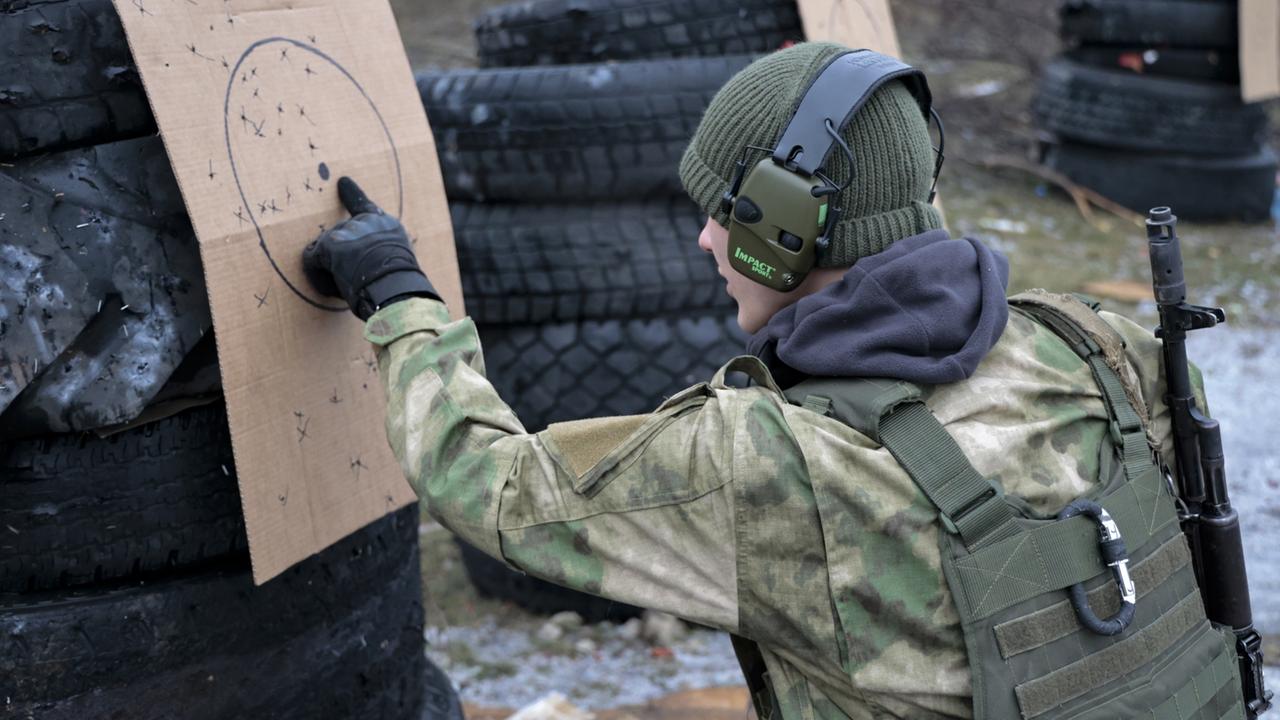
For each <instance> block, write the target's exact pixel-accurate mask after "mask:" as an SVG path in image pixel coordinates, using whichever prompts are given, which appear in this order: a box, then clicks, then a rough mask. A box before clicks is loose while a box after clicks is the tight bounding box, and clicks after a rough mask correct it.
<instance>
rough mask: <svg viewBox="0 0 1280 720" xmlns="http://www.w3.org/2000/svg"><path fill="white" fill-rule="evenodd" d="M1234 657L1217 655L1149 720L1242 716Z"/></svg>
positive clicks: (1195, 719)
mask: <svg viewBox="0 0 1280 720" xmlns="http://www.w3.org/2000/svg"><path fill="white" fill-rule="evenodd" d="M1235 669H1236V657H1235V653H1231V652H1223V653H1219V654H1218V656H1217V657H1216V658H1214V660H1213V662H1211V663H1209V665H1208V666H1207V667H1206V668H1205V669H1204V670H1201V671H1200V673H1199V674H1198V675H1196V676H1195V677H1194V678H1192V679H1191V681H1190V682H1188V683H1187V684H1185V685H1183V686H1182V689H1180V690H1178V692H1177V694H1175V695H1174V696H1173V697H1171V698H1169V699H1168V700H1166V701H1164V702H1163V703H1161V704H1160V705H1157V706H1156V707H1154V708H1152V709H1151V714H1150V715H1149V716H1145V717H1148V718H1150V720H1218V718H1223V717H1230V716H1233V715H1234V716H1241V715H1244V710H1243V707H1242V706H1243V704H1244V703H1243V700H1242V698H1241V697H1240V682H1239V681H1238V680H1237V679H1236V678H1237V675H1236V673H1235V672H1233V671H1234V670H1235Z"/></svg>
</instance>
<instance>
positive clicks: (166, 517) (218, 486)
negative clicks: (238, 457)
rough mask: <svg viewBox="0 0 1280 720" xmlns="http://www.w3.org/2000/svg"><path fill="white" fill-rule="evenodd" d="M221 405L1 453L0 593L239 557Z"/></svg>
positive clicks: (241, 541) (241, 533) (242, 552)
mask: <svg viewBox="0 0 1280 720" xmlns="http://www.w3.org/2000/svg"><path fill="white" fill-rule="evenodd" d="M247 548H248V544H247V541H246V539H245V529H244V518H243V516H242V514H241V510H240V493H239V491H238V489H237V486H236V476H235V465H234V463H233V461H232V456H231V438H230V436H229V434H228V432H227V415H226V409H225V407H224V405H223V404H222V402H221V401H219V402H216V403H213V404H210V405H204V406H201V407H196V408H191V409H189V410H186V411H184V412H182V413H179V414H177V415H175V416H173V417H169V418H165V419H164V420H160V421H158V422H153V423H148V424H146V425H142V426H140V427H137V428H133V429H130V430H125V431H123V432H120V433H116V434H114V435H111V436H110V437H107V438H99V437H97V436H96V435H93V434H77V435H54V436H49V437H44V438H39V439H34V440H22V441H17V442H11V443H6V444H3V445H0V593H13V592H28V593H29V592H35V591H40V590H51V589H60V588H71V587H80V586H84V585H91V584H95V583H101V582H108V581H113V580H119V579H126V578H127V579H139V578H145V577H152V576H155V575H156V574H159V573H163V572H165V571H173V570H184V569H188V568H192V567H198V566H200V565H203V564H207V563H210V562H216V561H219V560H223V559H226V558H228V557H242V558H243V557H247V554H246V553H247Z"/></svg>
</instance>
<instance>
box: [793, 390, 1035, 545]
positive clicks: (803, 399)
mask: <svg viewBox="0 0 1280 720" xmlns="http://www.w3.org/2000/svg"><path fill="white" fill-rule="evenodd" d="M922 394H923V393H922V391H921V389H920V387H919V386H917V385H913V384H911V383H908V382H905V381H901V380H890V379H884V378H823V379H814V380H806V381H804V382H802V383H799V384H797V385H794V386H792V387H791V388H790V389H788V390H787V391H786V395H787V398H788V399H789V400H790V401H791V402H793V403H796V404H798V405H803V406H805V407H807V408H808V409H810V410H814V411H815V412H819V413H821V414H825V415H831V416H833V417H835V418H836V419H837V420H840V421H841V422H843V423H844V424H846V425H849V426H850V427H852V428H853V429H855V430H857V431H858V432H860V433H862V434H863V435H866V436H867V437H869V438H871V439H872V440H874V441H876V442H878V443H880V444H881V445H883V446H884V447H885V448H886V449H888V451H889V452H890V453H892V454H893V457H894V459H895V460H897V461H898V464H899V465H901V466H902V468H903V469H904V470H906V471H907V474H908V475H910V476H911V479H912V480H913V481H914V482H915V484H916V487H918V488H920V492H922V493H924V496H925V497H927V498H928V499H929V502H931V503H933V505H934V507H936V508H937V509H938V513H939V514H940V515H941V519H942V524H943V525H944V526H945V527H946V528H947V530H948V531H950V532H952V533H955V534H957V535H959V536H960V538H961V540H963V541H964V544H965V546H966V547H968V548H970V549H976V548H979V547H985V546H986V545H989V544H991V543H994V542H998V541H1000V540H1003V539H1005V538H1008V537H1011V536H1012V535H1014V534H1016V533H1017V532H1018V526H1017V524H1016V523H1015V522H1014V518H1015V515H1014V512H1013V510H1012V509H1011V508H1010V507H1009V506H1008V505H1007V504H1006V503H1005V502H1004V492H1003V490H1002V488H1000V487H999V486H997V485H996V484H995V483H992V482H991V481H990V480H988V479H987V478H985V477H983V476H982V475H981V474H980V473H979V472H978V471H977V470H975V469H974V468H973V465H971V464H970V463H969V460H968V458H966V457H965V455H964V451H963V450H961V449H960V446H959V445H957V444H956V441H955V439H953V438H952V437H951V435H950V434H949V433H948V432H947V431H946V428H944V427H943V426H942V423H940V422H938V419H937V418H936V417H934V415H933V413H932V412H930V411H929V408H927V407H925V404H924V402H923V400H921V396H922Z"/></svg>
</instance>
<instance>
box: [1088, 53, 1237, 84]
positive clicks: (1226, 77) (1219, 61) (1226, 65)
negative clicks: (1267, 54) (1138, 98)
mask: <svg viewBox="0 0 1280 720" xmlns="http://www.w3.org/2000/svg"><path fill="white" fill-rule="evenodd" d="M1064 54H1065V55H1066V56H1067V57H1068V58H1070V59H1071V60H1073V61H1075V62H1077V63H1080V64H1082V65H1090V66H1093V67H1098V68H1103V69H1106V70H1117V71H1122V72H1131V73H1134V74H1136V75H1140V76H1141V75H1154V76H1157V77H1168V78H1180V79H1182V80H1197V81H1201V82H1217V83H1239V82H1240V57H1239V55H1238V54H1237V53H1236V52H1235V51H1234V50H1207V49H1206V50H1188V49H1185V48H1147V47H1138V46H1135V47H1124V46H1110V45H1088V46H1084V47H1078V48H1073V49H1071V50H1068V51H1067V52H1066V53H1064Z"/></svg>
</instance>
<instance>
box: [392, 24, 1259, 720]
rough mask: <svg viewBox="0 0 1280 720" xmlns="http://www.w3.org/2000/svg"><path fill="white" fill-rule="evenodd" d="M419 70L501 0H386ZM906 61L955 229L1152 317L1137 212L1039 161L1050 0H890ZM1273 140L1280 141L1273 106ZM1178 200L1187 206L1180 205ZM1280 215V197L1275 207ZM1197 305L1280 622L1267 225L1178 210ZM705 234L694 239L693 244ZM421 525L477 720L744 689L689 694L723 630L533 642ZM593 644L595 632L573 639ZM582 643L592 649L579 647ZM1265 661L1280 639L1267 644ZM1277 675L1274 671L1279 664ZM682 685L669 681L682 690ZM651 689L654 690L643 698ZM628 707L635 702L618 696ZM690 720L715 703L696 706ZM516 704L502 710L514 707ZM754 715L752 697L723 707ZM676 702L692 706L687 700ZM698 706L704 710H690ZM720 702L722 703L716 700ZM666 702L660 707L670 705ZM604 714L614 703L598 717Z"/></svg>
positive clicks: (1212, 393)
mask: <svg viewBox="0 0 1280 720" xmlns="http://www.w3.org/2000/svg"><path fill="white" fill-rule="evenodd" d="M392 4H393V6H394V7H395V9H396V13H397V17H398V19H399V21H400V26H401V32H402V35H403V37H404V41H405V45H406V48H407V49H408V52H409V57H410V60H411V62H412V63H413V64H414V65H415V66H416V67H425V66H437V67H459V66H470V65H474V64H475V49H474V44H473V40H472V35H471V30H470V21H471V18H472V17H474V16H475V15H476V14H477V13H478V12H480V11H482V10H483V9H485V8H487V7H490V6H492V5H497V4H500V3H498V2H495V0H432V2H431V3H429V4H428V3H424V2H422V0H392ZM891 4H892V8H893V12H894V18H895V21H896V23H897V28H898V33H899V37H900V40H901V42H902V45H903V48H904V55H905V56H906V59H907V60H908V61H910V62H913V63H915V64H917V65H919V66H921V67H922V68H923V69H924V70H925V71H926V72H927V73H928V75H929V80H930V84H931V86H932V88H933V91H934V96H935V106H936V107H937V108H938V110H939V112H940V113H941V114H942V117H943V119H944V121H945V123H946V129H947V161H946V166H945V167H944V170H943V175H942V180H941V182H940V189H941V193H942V197H943V198H944V205H945V208H946V212H947V219H948V224H949V226H950V229H951V230H952V231H953V233H958V234H968V235H973V236H975V237H980V238H982V239H983V240H985V241H987V242H989V243H990V244H992V245H993V246H995V247H997V248H998V249H1000V250H1001V251H1002V252H1004V253H1005V254H1006V255H1008V256H1009V258H1010V261H1011V267H1012V277H1011V282H1010V289H1011V291H1016V290H1018V289H1022V288H1028V287H1049V288H1054V289H1058V290H1067V291H1085V292H1090V293H1092V294H1094V295H1097V296H1100V297H1102V298H1103V299H1104V301H1105V304H1106V306H1107V307H1108V308H1109V309H1114V310H1117V311H1119V312H1123V313H1127V314H1130V315H1132V316H1134V317H1135V318H1136V319H1138V320H1140V321H1141V322H1143V323H1145V324H1149V325H1154V321H1155V312H1154V310H1155V308H1154V304H1153V303H1152V302H1151V300H1150V293H1149V289H1148V288H1149V275H1148V273H1149V268H1148V264H1147V258H1146V252H1145V250H1146V247H1145V237H1144V234H1143V229H1142V226H1141V222H1140V218H1138V217H1137V216H1136V215H1133V214H1131V213H1121V214H1113V213H1110V212H1107V211H1106V210H1102V209H1099V208H1096V207H1094V208H1085V210H1084V211H1082V210H1081V209H1079V208H1078V207H1077V205H1076V204H1074V203H1073V202H1071V200H1070V198H1069V197H1068V196H1067V194H1066V193H1064V192H1063V191H1062V190H1061V189H1060V188H1058V187H1057V186H1055V185H1054V184H1053V183H1052V182H1049V181H1047V180H1046V179H1044V178H1043V177H1041V176H1039V175H1038V174H1037V173H1036V172H1035V169H1034V165H1033V164H1032V163H1029V162H1028V159H1029V158H1030V157H1031V154H1032V147H1033V145H1034V141H1035V131H1034V129H1033V128H1032V125H1031V118H1030V113H1029V110H1028V107H1029V101H1030V98H1031V95H1032V93H1033V91H1034V83H1035V78H1036V76H1037V73H1038V71H1039V68H1040V67H1041V66H1042V65H1043V63H1044V62H1045V61H1046V60H1047V59H1049V58H1050V57H1051V56H1052V55H1053V54H1055V53H1056V52H1057V51H1058V50H1059V47H1060V46H1059V42H1058V39H1057V34H1056V13H1055V8H1056V5H1057V3H1056V2H1055V1H1054V0H892V2H891ZM1269 110H1270V112H1271V114H1272V118H1273V133H1272V134H1273V144H1280V143H1275V140H1276V139H1280V133H1277V128H1280V113H1278V112H1277V107H1276V103H1271V105H1270V107H1269ZM1175 210H1176V209H1175ZM1277 213H1278V214H1280V202H1278V204H1277ZM1179 229H1180V234H1181V235H1182V237H1183V244H1184V245H1183V247H1184V255H1185V258H1186V268H1187V274H1188V280H1189V284H1190V286H1191V295H1192V298H1193V300H1194V301H1195V302H1199V303H1202V304H1214V305H1221V306H1223V307H1224V308H1226V311H1227V313H1228V316H1229V318H1230V325H1229V326H1228V327H1227V328H1221V329H1217V330H1213V331H1210V332H1211V333H1214V334H1213V335H1210V336H1206V337H1200V338H1196V339H1195V341H1194V342H1193V343H1192V344H1191V350H1190V352H1191V353H1192V356H1193V359H1194V360H1196V361H1197V362H1198V363H1199V364H1200V365H1201V366H1202V367H1204V368H1205V370H1206V374H1207V376H1208V380H1207V383H1208V387H1209V397H1210V402H1211V407H1212V409H1213V410H1214V413H1215V415H1216V416H1217V417H1218V418H1219V419H1220V420H1221V422H1222V424H1223V432H1224V437H1225V438H1226V442H1227V460H1228V472H1229V476H1230V477H1231V492H1232V497H1233V500H1234V501H1235V503H1236V506H1237V507H1238V508H1239V509H1240V510H1241V514H1242V516H1243V520H1244V526H1245V532H1246V543H1247V545H1248V547H1247V548H1246V552H1247V553H1248V556H1249V563H1250V577H1251V580H1252V590H1253V596H1254V603H1255V618H1256V620H1257V623H1258V624H1259V626H1260V627H1261V628H1262V629H1263V630H1264V632H1266V633H1269V634H1270V637H1271V638H1274V637H1276V635H1280V554H1277V553H1275V552H1274V549H1273V548H1274V547H1275V545H1276V544H1277V543H1280V523H1278V522H1277V521H1276V520H1277V518H1280V449H1277V444H1276V443H1275V442H1274V439H1273V437H1272V436H1273V434H1274V430H1275V429H1276V428H1277V427H1280V424H1278V423H1277V422H1276V408H1277V407H1280V313H1277V310H1278V309H1280V238H1278V236H1277V232H1276V228H1275V226H1274V224H1271V223H1268V224H1261V225H1252V226H1243V225H1207V224H1195V223H1185V222H1184V223H1182V224H1181V225H1180V228H1179ZM693 241H694V239H693V238H690V242H693ZM427 528H428V529H427V531H426V532H425V533H424V535H423V547H424V551H425V559H424V571H425V572H424V577H425V578H426V585H427V587H426V594H427V602H428V623H429V625H430V630H429V632H428V640H429V652H430V653H431V655H432V657H434V658H436V659H437V660H438V661H440V662H441V663H442V665H443V666H444V667H446V669H447V670H448V671H449V672H450V674H451V675H452V676H453V678H454V681H455V683H456V684H458V685H459V687H460V688H461V691H462V696H463V698H464V700H466V701H467V702H468V703H469V710H470V716H471V717H479V718H485V719H486V720H488V719H489V718H499V717H506V715H507V714H509V712H510V709H511V708H518V707H520V706H522V705H524V704H527V703H529V702H532V701H533V700H536V699H537V698H540V697H542V696H543V695H545V694H546V693H547V692H551V691H558V692H561V693H564V694H565V695H566V696H567V697H568V699H569V700H570V701H572V702H575V703H577V704H580V705H581V706H583V707H587V708H594V709H597V710H599V709H603V708H614V710H612V711H611V713H612V714H610V715H608V717H619V718H620V717H634V718H662V717H672V718H674V717H683V716H681V715H678V714H676V713H677V712H678V710H675V709H672V708H673V707H674V706H669V707H667V708H666V709H665V710H663V709H661V708H659V707H658V706H657V705H653V704H652V703H653V702H656V701H655V698H660V697H663V696H667V697H668V698H675V699H673V700H671V702H672V703H675V704H676V705H678V704H679V703H681V702H687V703H693V707H699V706H698V705H697V703H699V702H705V703H715V702H721V701H723V700H724V698H726V697H727V698H738V699H737V700H731V702H738V701H739V700H740V699H741V698H740V696H737V695H734V694H733V693H734V692H739V691H734V690H724V689H717V690H711V691H705V692H706V694H704V695H688V694H687V693H686V694H684V695H681V694H680V693H681V691H688V690H691V689H696V688H715V687H718V686H722V685H726V684H727V685H734V684H737V683H738V682H739V680H738V675H737V669H736V663H735V662H734V661H733V658H732V654H731V652H730V651H729V646H728V643H727V642H726V641H725V640H724V639H723V638H722V637H721V636H718V635H715V634H713V633H709V632H706V631H694V632H692V633H690V635H689V636H688V638H687V639H686V640H684V641H682V642H683V643H684V644H683V645H681V646H679V647H676V648H673V650H674V652H673V653H672V654H671V655H667V654H665V653H658V654H656V655H655V653H654V650H653V648H652V647H651V646H649V645H646V644H645V643H643V642H637V641H634V640H630V639H625V638H620V637H618V633H617V631H616V627H614V626H606V627H603V628H597V629H589V628H588V629H583V630H581V631H577V632H576V634H572V635H571V636H569V637H568V638H567V639H566V640H565V641H564V642H562V643H557V644H550V645H548V644H545V643H543V644H540V643H538V642H537V641H533V640H531V639H530V638H531V637H532V636H533V635H534V634H535V633H536V632H537V630H538V629H539V628H540V627H541V625H542V624H543V623H544V619H542V618H537V617H533V616H530V615H528V614H526V613H523V612H521V611H519V610H518V609H516V608H514V607H511V606H509V605H502V604H500V603H494V602H491V601H487V600H484V599H483V598H478V597H476V596H475V593H474V592H473V591H472V590H471V589H470V586H469V585H468V584H467V583H466V581H465V577H464V574H463V573H462V570H461V567H460V565H459V564H458V561H457V558H456V551H454V550H452V548H453V544H452V542H450V541H449V538H448V533H447V532H446V531H443V530H441V529H438V528H436V527H435V526H433V525H428V526H427ZM579 640H589V641H590V643H591V645H578V647H577V648H575V644H577V642H578V641H579ZM583 647H594V650H592V651H591V652H582V651H581V648H583ZM1269 656H1270V658H1272V659H1273V661H1274V660H1275V659H1277V658H1280V644H1277V643H1275V642H1271V643H1270V652H1269ZM1271 676H1272V679H1271V683H1272V685H1276V684H1277V683H1280V671H1277V672H1272V673H1271ZM673 693H674V694H673ZM646 703H649V704H646ZM620 706H627V707H625V708H620ZM702 707H703V709H702V710H700V711H696V710H695V711H692V712H693V713H694V714H692V715H689V717H719V715H713V714H712V713H711V710H709V709H708V708H709V707H710V705H706V706H702ZM503 708H506V709H503ZM724 711H725V712H728V713H730V714H728V715H724V717H743V716H744V713H745V708H741V709H736V710H735V709H732V707H730V708H729V709H725V710H724ZM681 712H682V711H681ZM698 712H701V713H702V714H697V713H698ZM716 712H720V710H717V711H716ZM663 713H666V714H663ZM601 717H605V716H603V715H602V716H601Z"/></svg>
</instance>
